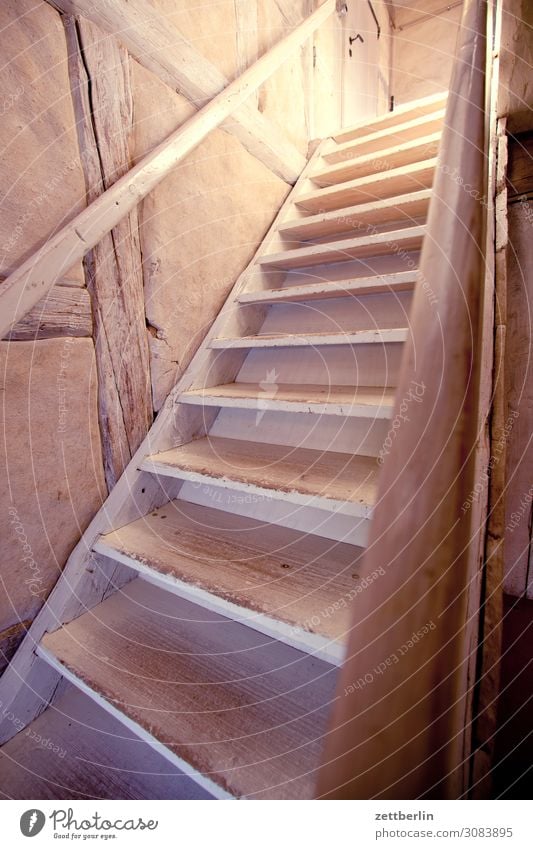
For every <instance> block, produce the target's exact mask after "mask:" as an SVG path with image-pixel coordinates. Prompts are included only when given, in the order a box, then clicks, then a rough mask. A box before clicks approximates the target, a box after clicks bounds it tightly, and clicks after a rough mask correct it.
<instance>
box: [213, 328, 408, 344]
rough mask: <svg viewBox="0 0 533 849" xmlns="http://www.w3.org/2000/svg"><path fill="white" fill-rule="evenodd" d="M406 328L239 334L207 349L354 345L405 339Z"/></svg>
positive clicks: (219, 341) (221, 340)
mask: <svg viewBox="0 0 533 849" xmlns="http://www.w3.org/2000/svg"><path fill="white" fill-rule="evenodd" d="M407 334H408V328H407V327H394V328H388V329H384V330H376V329H371V330H353V331H348V330H343V331H342V332H340V333H328V332H325V333H270V334H268V333H264V334H260V335H257V336H239V337H235V338H233V339H224V338H219V339H212V340H211V342H210V347H211V348H223V349H230V348H278V347H279V348H290V347H298V346H302V345H304V346H308V345H317V346H320V345H357V344H374V343H381V344H385V343H387V342H405V340H406V339H407Z"/></svg>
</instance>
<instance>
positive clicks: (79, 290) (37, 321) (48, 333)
mask: <svg viewBox="0 0 533 849" xmlns="http://www.w3.org/2000/svg"><path fill="white" fill-rule="evenodd" d="M92 335H93V320H92V315H91V296H90V295H89V293H88V291H87V289H84V288H83V287H81V286H63V285H60V284H59V283H56V285H55V286H52V288H51V289H50V291H49V292H48V295H47V296H46V298H44V299H43V300H42V301H40V302H39V303H38V304H36V305H35V306H34V307H33V309H31V310H30V311H29V312H28V313H26V315H25V316H24V318H23V319H21V321H19V322H18V323H17V324H16V325H15V327H14V328H13V329H12V330H11V332H10V333H8V334H7V336H6V337H5V338H6V339H8V340H10V341H17V342H23V341H26V340H36V339H55V338H57V337H58V336H92Z"/></svg>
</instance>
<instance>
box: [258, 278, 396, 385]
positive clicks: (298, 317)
mask: <svg viewBox="0 0 533 849" xmlns="http://www.w3.org/2000/svg"><path fill="white" fill-rule="evenodd" d="M411 302H412V293H411V292H403V293H394V294H392V293H389V292H387V293H383V294H370V295H367V296H366V297H365V298H364V300H363V299H360V298H331V299H324V300H318V299H317V300H314V301H313V302H312V303H303V304H299V303H296V304H273V305H272V306H271V307H270V311H269V313H268V316H267V318H266V320H265V322H264V324H263V326H262V328H261V333H267V334H269V333H272V334H274V333H290V332H291V331H292V330H293V329H294V328H295V327H297V328H298V329H299V331H300V332H301V333H351V332H353V331H358V330H361V331H363V330H369V329H372V328H379V329H380V330H383V331H385V330H393V329H394V328H399V327H407V326H408V324H409V312H410V309H411ZM325 356H327V352H326V353H325ZM328 385H330V384H329V382H328Z"/></svg>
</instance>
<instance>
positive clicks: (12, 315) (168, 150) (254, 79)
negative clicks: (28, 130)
mask: <svg viewBox="0 0 533 849" xmlns="http://www.w3.org/2000/svg"><path fill="white" fill-rule="evenodd" d="M133 1H134V2H137V0H132V2H133ZM334 8H335V0H326V2H325V3H323V4H322V5H321V6H320V7H319V8H318V9H317V10H316V11H315V12H313V14H312V15H311V16H310V17H309V18H307V19H306V20H305V21H303V22H302V23H301V24H300V25H299V26H298V27H297V28H296V29H295V30H293V32H292V33H290V35H287V36H286V37H285V38H283V39H282V40H281V41H279V42H278V43H277V44H276V45H275V46H274V47H272V48H271V49H270V50H269V51H268V53H265V54H264V55H263V56H262V57H261V58H260V59H258V61H257V62H255V63H254V64H253V65H252V66H251V67H250V68H248V70H247V71H245V72H244V74H241V76H240V77H238V78H237V79H236V80H234V81H233V82H232V83H230V84H229V85H228V86H227V88H225V89H224V91H222V92H220V93H219V94H218V95H217V96H216V97H214V98H213V99H212V100H211V101H210V102H209V103H208V104H207V105H206V106H204V107H203V109H201V110H200V111H199V112H197V113H196V114H195V115H193V117H192V118H190V119H189V120H188V121H186V122H185V123H184V124H182V125H181V127H179V128H178V129H177V130H175V131H174V132H173V133H171V134H170V136H168V138H166V139H165V141H163V142H161V144H159V145H158V146H157V147H156V148H154V150H153V151H152V152H151V153H149V154H147V155H146V156H145V157H144V158H143V159H141V161H140V162H139V163H137V165H135V166H134V167H133V168H132V169H131V170H130V171H128V172H127V173H126V174H124V176H123V177H121V178H120V179H119V180H117V182H116V183H114V185H112V186H111V188H109V189H108V190H107V191H106V192H104V193H103V194H102V195H100V196H99V197H98V198H97V199H96V200H94V201H93V202H92V203H91V204H90V205H89V206H88V207H87V208H86V209H84V210H83V212H80V213H79V215H77V216H76V217H75V218H74V219H73V220H72V221H70V222H69V223H68V224H66V225H65V226H64V227H62V229H61V230H59V232H58V233H56V234H55V235H54V236H52V237H51V238H50V239H48V241H47V242H46V243H45V244H44V245H43V246H42V248H40V249H39V250H38V251H36V252H35V253H34V254H33V255H32V256H30V257H29V258H28V259H27V260H26V262H24V263H23V264H22V265H21V266H20V267H19V268H17V270H16V271H14V272H13V274H10V276H9V277H8V278H7V279H6V280H5V282H4V284H3V285H2V286H1V287H0V338H2V337H3V336H4V335H5V334H6V333H7V332H9V330H10V329H11V327H12V326H13V325H14V324H15V323H16V322H17V321H20V319H21V318H22V316H24V315H25V314H26V313H27V312H28V311H29V310H30V309H31V308H32V307H33V306H34V305H35V304H36V303H37V301H39V300H40V299H41V298H42V297H44V295H45V294H46V293H47V292H48V290H49V289H50V288H51V287H52V286H53V285H54V283H55V282H57V280H58V279H59V278H60V277H61V276H62V275H64V274H65V272H66V271H68V270H69V268H72V266H73V265H74V263H75V262H77V260H79V259H81V258H82V257H84V256H85V254H86V253H88V252H89V251H90V250H91V248H93V247H94V246H95V245H96V244H98V242H99V241H100V239H102V237H103V236H105V235H106V233H109V231H110V230H112V229H113V227H115V226H116V225H117V224H118V222H119V221H121V220H122V219H123V218H124V217H125V216H126V215H128V213H129V212H131V210H132V209H133V208H134V207H135V206H136V205H137V204H138V203H139V202H140V201H141V200H142V199H143V198H145V197H146V195H147V194H149V192H151V191H152V189H154V188H155V186H157V185H158V183H160V182H161V180H162V179H163V178H164V177H165V176H166V175H167V174H168V173H169V172H170V171H171V170H172V168H174V167H175V165H177V163H178V162H181V160H182V159H184V158H185V156H187V154H188V153H190V152H191V150H194V148H195V147H197V146H198V145H199V144H200V142H201V141H203V139H204V138H205V137H206V136H207V135H208V134H209V133H210V132H211V130H214V129H215V127H218V126H220V124H222V122H223V121H225V120H226V119H227V118H228V116H230V115H232V114H234V112H235V111H236V110H238V108H239V107H240V106H241V104H242V103H244V102H245V101H246V100H247V99H248V98H249V96H250V94H252V93H253V92H254V91H255V90H256V89H257V88H258V87H259V86H260V85H262V83H264V81H265V80H266V79H268V77H269V76H270V75H271V74H272V73H273V72H274V71H276V70H277V69H278V68H279V67H280V66H281V65H282V64H283V62H284V61H285V60H286V58H287V56H289V55H290V54H291V53H292V51H293V50H295V49H296V48H297V47H298V46H300V45H301V44H303V42H304V41H305V40H306V39H307V38H308V37H309V35H311V33H312V32H314V30H315V29H316V28H317V27H318V26H320V24H321V23H322V22H323V21H324V20H326V19H327V18H328V17H329V15H330V14H331V12H332V11H333V9H334Z"/></svg>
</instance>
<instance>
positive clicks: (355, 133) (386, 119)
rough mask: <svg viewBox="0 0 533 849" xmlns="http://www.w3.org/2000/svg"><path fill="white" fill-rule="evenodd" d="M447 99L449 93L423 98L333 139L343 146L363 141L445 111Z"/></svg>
mask: <svg viewBox="0 0 533 849" xmlns="http://www.w3.org/2000/svg"><path fill="white" fill-rule="evenodd" d="M447 99H448V93H447V92H442V93H439V94H436V95H430V96H429V97H426V98H422V99H421V100H419V101H417V103H416V104H405V106H400V107H398V108H397V109H395V111H394V112H390V113H387V114H386V115H383V116H382V117H381V118H376V120H375V121H372V122H371V123H368V122H363V123H361V124H360V125H359V126H357V127H353V128H350V129H348V130H343V131H342V132H340V133H337V134H336V135H334V136H333V138H334V140H335V141H336V142H337V143H338V144H343V143H344V142H347V141H350V140H353V139H362V138H363V137H364V136H368V135H370V134H371V133H375V132H378V131H379V130H386V129H388V128H394V127H395V126H397V125H398V124H401V123H404V122H406V121H410V120H414V119H415V118H420V117H422V116H423V115H429V114H430V113H431V112H434V111H435V110H437V109H443V108H444V107H445V105H446V101H447Z"/></svg>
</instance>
